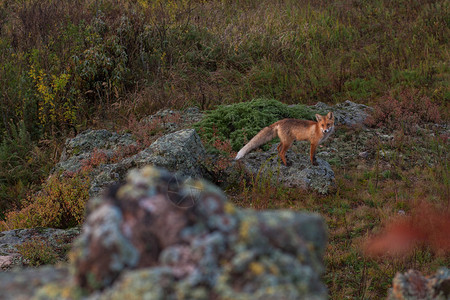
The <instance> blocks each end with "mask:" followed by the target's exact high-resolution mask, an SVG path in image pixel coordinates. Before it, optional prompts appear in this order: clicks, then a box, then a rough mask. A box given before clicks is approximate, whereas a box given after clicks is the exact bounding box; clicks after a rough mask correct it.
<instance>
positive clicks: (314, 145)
mask: <svg viewBox="0 0 450 300" xmlns="http://www.w3.org/2000/svg"><path fill="white" fill-rule="evenodd" d="M318 145H319V144H318V143H311V151H310V154H309V156H310V158H311V163H312V164H313V165H314V166H317V165H318V163H317V160H316V149H317V146H318Z"/></svg>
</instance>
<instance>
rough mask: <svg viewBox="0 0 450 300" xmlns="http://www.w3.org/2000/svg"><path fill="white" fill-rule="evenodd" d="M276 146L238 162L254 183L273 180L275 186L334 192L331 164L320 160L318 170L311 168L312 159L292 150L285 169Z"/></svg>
mask: <svg viewBox="0 0 450 300" xmlns="http://www.w3.org/2000/svg"><path fill="white" fill-rule="evenodd" d="M276 147H277V145H273V146H272V148H271V149H270V150H269V151H266V152H251V153H249V154H247V155H246V156H245V157H244V158H243V159H241V160H240V161H238V162H237V164H242V165H243V166H244V167H245V170H246V171H248V172H249V173H250V174H251V175H252V178H253V179H254V180H258V178H264V179H267V178H270V179H271V180H272V181H273V183H274V184H283V185H284V186H287V187H293V188H298V187H299V188H303V189H309V190H313V191H316V192H318V193H320V194H327V193H329V192H331V191H333V190H334V188H335V186H336V184H335V178H334V172H333V170H332V169H331V166H330V164H329V163H328V162H326V161H325V160H323V159H320V158H317V164H318V165H317V166H314V165H312V164H311V161H310V159H309V157H307V156H306V155H304V154H301V153H297V152H294V151H292V150H290V151H288V152H287V153H286V160H287V161H288V163H289V164H290V165H289V166H285V165H284V164H283V162H282V161H281V159H280V158H279V156H278V152H277V150H276Z"/></svg>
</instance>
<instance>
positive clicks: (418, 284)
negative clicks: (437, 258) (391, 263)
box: [387, 268, 450, 300]
mask: <svg viewBox="0 0 450 300" xmlns="http://www.w3.org/2000/svg"><path fill="white" fill-rule="evenodd" d="M387 299H388V300H409V299H411V300H413V299H434V300H445V299H450V270H449V269H447V268H441V269H439V270H438V271H437V272H436V274H434V275H432V276H429V277H425V276H423V275H422V274H420V272H418V271H415V270H409V271H408V272H406V273H404V274H402V273H397V275H395V277H394V280H393V286H392V288H391V289H390V290H389V295H388V298H387Z"/></svg>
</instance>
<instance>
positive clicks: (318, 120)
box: [316, 114, 323, 122]
mask: <svg viewBox="0 0 450 300" xmlns="http://www.w3.org/2000/svg"><path fill="white" fill-rule="evenodd" d="M322 118H323V117H322V116H321V115H319V114H316V120H317V122H320V121H321V120H322Z"/></svg>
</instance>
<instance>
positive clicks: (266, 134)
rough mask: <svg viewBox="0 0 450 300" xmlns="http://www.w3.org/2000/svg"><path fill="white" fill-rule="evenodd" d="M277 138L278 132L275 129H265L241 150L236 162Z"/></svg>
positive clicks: (271, 127)
mask: <svg viewBox="0 0 450 300" xmlns="http://www.w3.org/2000/svg"><path fill="white" fill-rule="evenodd" d="M276 136H277V132H276V129H275V127H273V125H272V126H269V127H264V128H263V129H262V130H261V131H260V132H259V133H258V134H257V135H255V136H254V137H253V138H252V139H251V140H250V142H248V143H247V145H245V146H244V147H243V148H242V149H241V150H239V152H238V154H237V155H236V157H235V158H234V160H238V159H241V158H243V157H244V156H245V155H246V154H247V153H249V152H250V151H252V150H253V149H255V148H257V147H259V146H261V145H262V144H265V143H267V142H268V141H270V140H272V139H273V138H275V137H276Z"/></svg>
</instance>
